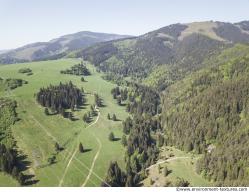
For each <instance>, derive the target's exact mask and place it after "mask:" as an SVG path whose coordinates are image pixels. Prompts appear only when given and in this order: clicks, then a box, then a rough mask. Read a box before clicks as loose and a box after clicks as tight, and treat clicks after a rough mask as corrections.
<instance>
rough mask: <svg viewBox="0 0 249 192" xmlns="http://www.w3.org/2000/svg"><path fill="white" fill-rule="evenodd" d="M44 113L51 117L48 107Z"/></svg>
mask: <svg viewBox="0 0 249 192" xmlns="http://www.w3.org/2000/svg"><path fill="white" fill-rule="evenodd" d="M44 113H45V115H49V111H48V108H47V107H46V108H45V109H44Z"/></svg>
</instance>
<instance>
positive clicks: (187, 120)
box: [162, 45, 249, 186]
mask: <svg viewBox="0 0 249 192" xmlns="http://www.w3.org/2000/svg"><path fill="white" fill-rule="evenodd" d="M238 49H242V50H241V51H243V49H245V47H244V46H241V45H238V46H235V47H234V48H232V50H234V51H235V52H236V51H238ZM247 49H248V47H247ZM230 51H231V50H226V51H225V52H224V53H223V54H221V55H220V58H219V59H221V58H223V56H224V54H227V53H229V52H230ZM248 66H249V56H248V52H247V53H245V54H244V55H240V56H237V58H235V59H234V58H231V59H230V60H226V61H224V63H223V64H221V65H218V66H216V67H211V68H209V69H205V70H201V71H199V72H196V73H194V74H192V75H190V76H189V77H187V78H186V79H184V80H183V81H182V82H180V83H178V84H176V85H174V86H173V87H172V89H170V90H168V91H167V92H166V93H165V95H164V97H163V113H162V123H163V127H164V130H165V135H166V141H167V144H169V145H176V146H177V147H179V148H180V149H183V150H185V151H192V150H193V151H195V152H196V153H203V154H205V155H204V157H203V158H202V159H201V160H200V161H199V164H198V168H197V170H198V172H199V173H203V174H204V175H205V177H206V178H208V179H210V180H213V181H216V182H217V185H224V186H228V185H231V186H239V185H244V186H246V185H248V181H249V179H248V178H249V175H248V171H247V169H248V166H249V161H248V149H247V148H248V138H249V135H248V128H247V127H248V126H247V124H248V119H249V118H248V102H249V100H248V98H249V95H248V94H249V86H248V80H249V79H248V74H249V67H248ZM178 86H179V87H178ZM180 87H181V88H182V89H181V90H180V91H179V92H178V93H176V92H174V93H172V90H177V89H178V90H179V89H180ZM170 92H171V93H170ZM170 94H172V95H170ZM172 99H173V100H172Z"/></svg>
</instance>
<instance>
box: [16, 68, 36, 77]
mask: <svg viewBox="0 0 249 192" xmlns="http://www.w3.org/2000/svg"><path fill="white" fill-rule="evenodd" d="M18 73H23V74H26V75H27V76H30V75H33V72H32V70H31V69H30V68H21V69H19V70H18Z"/></svg>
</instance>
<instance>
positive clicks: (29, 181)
mask: <svg viewBox="0 0 249 192" xmlns="http://www.w3.org/2000/svg"><path fill="white" fill-rule="evenodd" d="M34 177H35V175H32V174H31V175H25V176H24V180H25V182H24V185H25V186H31V185H34V184H36V183H38V182H39V180H37V179H33V178H34Z"/></svg>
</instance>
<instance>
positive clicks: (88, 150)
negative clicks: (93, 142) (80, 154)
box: [84, 149, 92, 153]
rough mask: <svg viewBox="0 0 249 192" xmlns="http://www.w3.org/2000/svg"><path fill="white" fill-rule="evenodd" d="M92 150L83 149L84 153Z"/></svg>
mask: <svg viewBox="0 0 249 192" xmlns="http://www.w3.org/2000/svg"><path fill="white" fill-rule="evenodd" d="M90 151H92V149H84V153H87V152H90Z"/></svg>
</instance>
